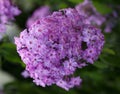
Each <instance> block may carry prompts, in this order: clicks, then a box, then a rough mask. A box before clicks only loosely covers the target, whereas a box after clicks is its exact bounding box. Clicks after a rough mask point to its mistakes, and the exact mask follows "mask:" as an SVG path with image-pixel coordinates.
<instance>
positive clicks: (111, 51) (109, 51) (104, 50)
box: [103, 48, 115, 55]
mask: <svg viewBox="0 0 120 94" xmlns="http://www.w3.org/2000/svg"><path fill="white" fill-rule="evenodd" d="M103 52H105V53H108V54H111V55H115V51H114V50H112V49H109V48H104V49H103Z"/></svg>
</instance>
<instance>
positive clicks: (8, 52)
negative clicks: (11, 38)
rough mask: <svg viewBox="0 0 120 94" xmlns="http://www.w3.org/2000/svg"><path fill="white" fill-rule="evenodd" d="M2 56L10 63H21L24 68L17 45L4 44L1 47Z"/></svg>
mask: <svg viewBox="0 0 120 94" xmlns="http://www.w3.org/2000/svg"><path fill="white" fill-rule="evenodd" d="M0 54H1V56H3V57H4V58H5V59H6V60H8V61H10V62H12V63H20V64H22V66H24V64H23V63H22V61H21V59H20V57H19V56H18V54H17V51H16V47H15V45H14V44H12V43H4V44H2V45H1V46H0Z"/></svg>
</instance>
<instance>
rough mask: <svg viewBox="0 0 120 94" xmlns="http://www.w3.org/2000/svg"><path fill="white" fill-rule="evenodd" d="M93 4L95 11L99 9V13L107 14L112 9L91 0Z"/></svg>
mask: <svg viewBox="0 0 120 94" xmlns="http://www.w3.org/2000/svg"><path fill="white" fill-rule="evenodd" d="M93 5H94V6H95V7H96V9H97V11H99V12H100V13H101V14H107V13H110V12H111V11H112V9H111V8H109V7H108V6H107V5H105V4H102V3H100V2H96V1H93Z"/></svg>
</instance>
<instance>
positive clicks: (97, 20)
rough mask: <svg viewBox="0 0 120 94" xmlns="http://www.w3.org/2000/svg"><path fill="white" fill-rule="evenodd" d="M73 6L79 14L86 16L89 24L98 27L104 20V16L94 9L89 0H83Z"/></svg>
mask: <svg viewBox="0 0 120 94" xmlns="http://www.w3.org/2000/svg"><path fill="white" fill-rule="evenodd" d="M75 8H76V10H77V11H78V12H79V14H80V15H83V16H85V17H86V18H87V22H88V23H89V24H92V25H96V26H98V27H99V26H101V25H102V24H103V23H104V22H105V21H106V18H105V17H104V16H103V15H101V14H100V13H99V12H98V11H97V10H96V8H95V7H94V5H93V3H92V1H91V0H84V2H83V3H80V4H78V5H77V6H76V7H75Z"/></svg>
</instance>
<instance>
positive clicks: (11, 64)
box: [0, 0, 120, 94]
mask: <svg viewBox="0 0 120 94" xmlns="http://www.w3.org/2000/svg"><path fill="white" fill-rule="evenodd" d="M82 1H83V0H14V2H15V3H16V4H17V6H19V8H20V9H21V10H22V13H21V15H19V16H17V17H16V21H15V22H14V23H15V24H13V26H12V27H10V26H8V32H6V35H5V36H4V38H3V39H2V40H1V41H0V94H120V22H119V21H120V20H119V19H118V22H117V24H116V26H115V27H114V28H113V30H112V32H111V33H104V32H103V33H104V35H105V46H104V48H103V51H102V53H101V55H100V57H99V59H98V60H97V61H96V62H95V63H94V64H93V65H89V66H87V67H84V68H82V69H78V70H77V71H76V73H75V75H80V77H81V78H82V79H83V82H82V84H81V86H80V87H75V88H73V89H70V91H65V90H63V89H61V88H59V87H57V86H55V85H52V86H50V87H45V88H42V87H40V86H36V85H35V84H34V83H33V82H32V79H30V78H27V79H25V78H23V77H22V75H21V72H22V71H24V69H25V65H24V63H23V62H22V61H21V59H20V57H19V56H18V54H17V52H16V47H15V45H14V36H17V35H19V33H20V31H22V30H23V29H24V28H25V24H26V21H27V18H28V17H29V16H30V15H31V14H32V13H33V11H34V10H35V9H37V8H38V7H40V6H43V5H49V6H50V7H51V9H52V11H55V10H59V9H62V8H68V7H74V6H75V5H77V4H79V3H80V2H82ZM93 4H94V5H95V7H96V8H97V10H98V11H99V12H100V13H101V14H104V15H105V14H108V13H110V12H112V9H111V8H110V7H109V5H112V6H114V7H115V6H119V7H120V0H93ZM117 12H118V13H120V11H117Z"/></svg>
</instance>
